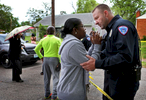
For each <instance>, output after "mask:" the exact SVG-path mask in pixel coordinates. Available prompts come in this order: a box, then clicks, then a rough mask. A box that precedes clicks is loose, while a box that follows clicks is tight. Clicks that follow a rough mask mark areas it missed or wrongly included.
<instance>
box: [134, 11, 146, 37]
mask: <svg viewBox="0 0 146 100" xmlns="http://www.w3.org/2000/svg"><path fill="white" fill-rule="evenodd" d="M136 29H137V32H138V34H139V37H140V39H143V36H146V14H144V15H142V16H140V11H137V13H136Z"/></svg>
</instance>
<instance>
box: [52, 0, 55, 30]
mask: <svg viewBox="0 0 146 100" xmlns="http://www.w3.org/2000/svg"><path fill="white" fill-rule="evenodd" d="M51 14H52V15H51V17H52V26H54V27H55V0H52V13H51Z"/></svg>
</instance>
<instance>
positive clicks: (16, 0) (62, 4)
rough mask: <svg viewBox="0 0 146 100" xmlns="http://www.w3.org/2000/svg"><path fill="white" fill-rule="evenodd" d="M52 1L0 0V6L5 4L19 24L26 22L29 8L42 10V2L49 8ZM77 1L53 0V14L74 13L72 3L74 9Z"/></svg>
mask: <svg viewBox="0 0 146 100" xmlns="http://www.w3.org/2000/svg"><path fill="white" fill-rule="evenodd" d="M51 1H52V0H0V3H1V4H5V5H7V6H10V7H11V8H12V14H13V16H14V17H18V18H19V22H22V21H27V20H28V18H27V17H25V16H26V15H27V14H26V12H27V11H28V9H29V8H35V9H43V2H45V3H49V4H50V6H51ZM96 1H97V2H98V3H103V0H96ZM76 2H77V0H55V14H56V15H58V14H60V11H66V13H67V14H71V13H72V12H74V9H73V8H72V3H73V5H74V6H75V7H76Z"/></svg>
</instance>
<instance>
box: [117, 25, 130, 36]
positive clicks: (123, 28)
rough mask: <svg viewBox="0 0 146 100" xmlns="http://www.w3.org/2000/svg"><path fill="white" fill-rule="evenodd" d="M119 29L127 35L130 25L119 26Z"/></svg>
mask: <svg viewBox="0 0 146 100" xmlns="http://www.w3.org/2000/svg"><path fill="white" fill-rule="evenodd" d="M118 30H119V32H120V33H121V34H122V35H126V34H127V32H128V27H127V26H119V27H118Z"/></svg>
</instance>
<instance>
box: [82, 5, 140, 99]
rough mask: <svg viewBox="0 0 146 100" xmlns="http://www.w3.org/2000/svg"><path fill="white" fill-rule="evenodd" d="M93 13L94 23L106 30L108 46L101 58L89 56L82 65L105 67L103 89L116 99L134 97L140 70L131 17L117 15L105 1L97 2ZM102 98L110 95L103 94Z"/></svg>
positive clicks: (86, 66) (85, 67)
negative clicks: (125, 18)
mask: <svg viewBox="0 0 146 100" xmlns="http://www.w3.org/2000/svg"><path fill="white" fill-rule="evenodd" d="M92 14H93V18H94V20H95V24H97V25H99V26H100V27H101V28H102V29H106V31H107V36H106V37H105V39H104V41H105V47H104V48H105V49H103V50H102V52H101V60H95V59H93V58H92V57H90V56H87V57H88V58H89V59H90V60H89V61H87V62H84V63H82V64H80V65H81V66H82V67H83V68H84V69H86V70H88V71H91V70H94V69H95V68H97V69H104V70H105V74H104V75H105V77H104V78H105V79H104V91H105V92H106V93H108V94H109V96H111V98H113V99H114V100H134V96H135V94H136V92H137V90H138V88H139V80H140V74H141V73H140V71H141V64H140V60H139V45H138V34H137V30H136V28H135V26H134V25H133V24H132V23H131V22H130V21H128V20H124V19H122V18H121V17H120V16H119V15H116V16H114V15H113V14H112V12H111V10H110V8H109V7H108V6H107V5H105V4H100V5H98V6H97V7H96V8H95V9H94V10H93V12H92ZM104 41H102V42H104ZM102 48H103V47H102ZM103 100H108V99H107V98H106V97H105V96H103Z"/></svg>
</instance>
